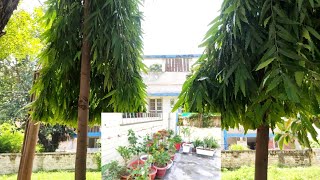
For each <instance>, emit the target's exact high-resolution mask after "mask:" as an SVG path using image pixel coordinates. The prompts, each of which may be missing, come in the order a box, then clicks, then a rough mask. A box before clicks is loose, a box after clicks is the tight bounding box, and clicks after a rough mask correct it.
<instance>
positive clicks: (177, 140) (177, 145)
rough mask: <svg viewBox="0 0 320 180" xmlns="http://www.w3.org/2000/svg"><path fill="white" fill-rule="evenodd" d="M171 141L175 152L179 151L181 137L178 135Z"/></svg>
mask: <svg viewBox="0 0 320 180" xmlns="http://www.w3.org/2000/svg"><path fill="white" fill-rule="evenodd" d="M172 141H173V142H174V146H175V148H176V150H177V151H179V150H180V148H181V142H182V138H181V136H180V135H175V136H173V138H172Z"/></svg>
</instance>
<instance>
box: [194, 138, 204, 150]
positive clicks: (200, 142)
mask: <svg viewBox="0 0 320 180" xmlns="http://www.w3.org/2000/svg"><path fill="white" fill-rule="evenodd" d="M201 146H203V141H201V140H200V139H199V138H197V139H196V140H194V142H193V147H194V148H193V151H196V148H197V147H201Z"/></svg>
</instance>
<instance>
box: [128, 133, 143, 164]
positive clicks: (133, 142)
mask: <svg viewBox="0 0 320 180" xmlns="http://www.w3.org/2000/svg"><path fill="white" fill-rule="evenodd" d="M128 141H129V144H130V145H129V150H130V151H131V153H132V155H133V156H134V159H136V160H134V161H132V162H130V163H129V164H128V167H129V168H133V169H135V168H137V167H139V166H142V165H143V164H144V161H142V160H140V154H141V153H142V152H143V151H145V148H144V145H143V143H138V137H137V136H136V134H135V132H134V131H133V130H132V129H129V130H128Z"/></svg>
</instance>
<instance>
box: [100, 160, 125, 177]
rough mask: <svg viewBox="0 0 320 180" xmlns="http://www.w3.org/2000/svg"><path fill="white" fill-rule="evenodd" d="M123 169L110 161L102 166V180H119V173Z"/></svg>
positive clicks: (116, 162) (115, 162)
mask: <svg viewBox="0 0 320 180" xmlns="http://www.w3.org/2000/svg"><path fill="white" fill-rule="evenodd" d="M123 169H124V167H123V166H121V165H119V163H118V161H111V162H110V163H108V164H106V165H103V166H102V171H101V174H102V179H103V180H115V179H119V178H120V173H121V172H122V171H123Z"/></svg>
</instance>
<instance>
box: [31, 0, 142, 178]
mask: <svg viewBox="0 0 320 180" xmlns="http://www.w3.org/2000/svg"><path fill="white" fill-rule="evenodd" d="M139 3H140V1H139V0H119V1H112V0H107V1H106V0H95V1H90V0H85V1H79V0H67V1H56V0H48V1H47V3H46V4H47V6H48V9H47V11H46V14H45V16H44V20H45V21H46V23H47V25H48V26H49V29H48V31H47V32H45V33H44V35H43V37H44V38H45V42H46V43H47V47H46V49H45V50H44V52H43V53H42V55H41V56H40V65H41V70H40V76H39V78H38V80H37V81H36V83H35V85H34V86H33V90H32V92H33V93H34V94H35V96H36V97H37V98H36V100H35V101H34V102H33V103H32V106H31V107H32V109H33V110H32V112H31V117H32V119H33V120H36V121H45V122H49V123H58V122H59V123H60V124H67V125H72V126H76V125H77V127H78V128H77V154H76V169H75V177H76V179H85V176H86V153H87V127H88V121H89V122H90V123H91V124H95V123H100V119H101V112H113V111H116V112H133V111H136V112H138V111H140V112H141V111H143V110H144V105H145V98H146V92H145V85H144V83H143V81H142V77H141V76H140V72H141V71H144V70H145V67H144V65H143V63H142V61H141V60H142V39H141V35H142V32H141V23H140V21H141V13H140V11H139ZM89 102H90V105H89Z"/></svg>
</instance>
